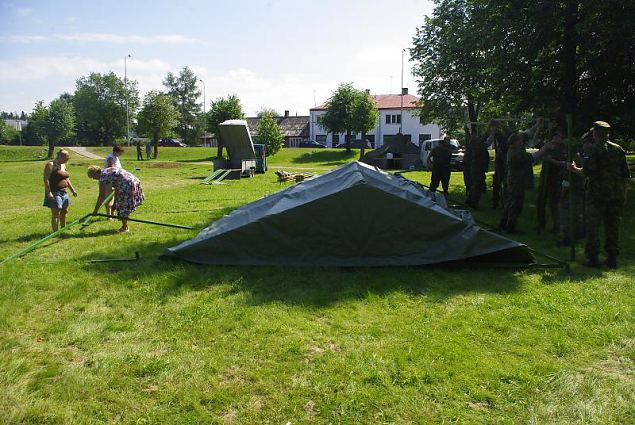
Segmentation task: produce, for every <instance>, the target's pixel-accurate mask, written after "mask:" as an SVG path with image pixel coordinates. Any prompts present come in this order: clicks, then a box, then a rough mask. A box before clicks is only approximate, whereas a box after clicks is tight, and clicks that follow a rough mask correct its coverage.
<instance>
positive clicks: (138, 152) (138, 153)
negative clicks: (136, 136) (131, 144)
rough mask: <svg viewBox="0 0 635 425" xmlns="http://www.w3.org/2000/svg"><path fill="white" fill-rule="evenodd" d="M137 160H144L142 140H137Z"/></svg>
mask: <svg viewBox="0 0 635 425" xmlns="http://www.w3.org/2000/svg"><path fill="white" fill-rule="evenodd" d="M137 161H143V151H141V142H140V141H138V142H137Z"/></svg>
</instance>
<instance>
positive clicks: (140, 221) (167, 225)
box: [93, 213, 194, 230]
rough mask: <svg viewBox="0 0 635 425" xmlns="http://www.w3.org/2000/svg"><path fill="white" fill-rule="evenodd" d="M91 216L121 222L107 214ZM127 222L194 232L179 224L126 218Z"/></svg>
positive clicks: (192, 228)
mask: <svg viewBox="0 0 635 425" xmlns="http://www.w3.org/2000/svg"><path fill="white" fill-rule="evenodd" d="M93 215H94V216H98V217H107V218H115V219H117V220H121V217H118V216H116V215H108V214H101V213H97V214H93ZM128 221H134V222H136V223H145V224H154V225H155V226H163V227H174V228H176V229H185V230H194V227H190V226H182V225H180V224H170V223H161V222H158V221H150V220H140V219H138V218H128Z"/></svg>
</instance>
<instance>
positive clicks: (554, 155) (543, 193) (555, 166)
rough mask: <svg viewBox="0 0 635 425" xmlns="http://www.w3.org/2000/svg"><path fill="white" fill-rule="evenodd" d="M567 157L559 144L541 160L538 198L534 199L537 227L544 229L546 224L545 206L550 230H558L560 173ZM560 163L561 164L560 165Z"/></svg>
mask: <svg viewBox="0 0 635 425" xmlns="http://www.w3.org/2000/svg"><path fill="white" fill-rule="evenodd" d="M566 159H567V151H566V147H565V146H564V145H559V146H557V147H556V148H555V149H553V150H551V151H550V153H549V155H548V156H546V157H545V158H544V159H543V161H542V168H541V170H540V183H539V185H538V199H537V200H536V212H537V213H538V228H539V229H544V228H545V226H546V224H547V211H546V210H547V206H549V212H550V216H551V221H552V222H553V227H552V231H553V232H554V233H556V232H558V231H559V230H560V214H559V212H558V204H559V202H560V192H561V187H562V175H563V171H564V168H563V167H564V165H566V163H565V162H564V161H566ZM561 164H562V165H561Z"/></svg>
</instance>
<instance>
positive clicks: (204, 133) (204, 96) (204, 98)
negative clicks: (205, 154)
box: [198, 78, 211, 145]
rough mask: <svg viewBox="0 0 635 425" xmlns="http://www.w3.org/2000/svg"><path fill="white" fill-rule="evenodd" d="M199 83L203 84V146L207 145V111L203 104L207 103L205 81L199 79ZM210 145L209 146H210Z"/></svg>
mask: <svg viewBox="0 0 635 425" xmlns="http://www.w3.org/2000/svg"><path fill="white" fill-rule="evenodd" d="M198 81H200V82H201V83H203V123H204V124H203V136H204V137H205V140H204V142H203V143H204V144H207V111H206V109H205V104H206V103H207V96H206V95H205V81H203V80H201V79H200V78H199V80H198ZM210 145H211V144H210Z"/></svg>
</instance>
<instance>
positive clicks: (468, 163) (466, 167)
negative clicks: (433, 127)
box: [463, 126, 474, 204]
mask: <svg viewBox="0 0 635 425" xmlns="http://www.w3.org/2000/svg"><path fill="white" fill-rule="evenodd" d="M473 152H474V148H473V146H472V135H471V134H470V129H469V128H468V126H465V149H464V151H463V183H464V184H465V203H467V204H469V202H470V191H471V190H472V185H473V183H472V158H473V157H474V154H473Z"/></svg>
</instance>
